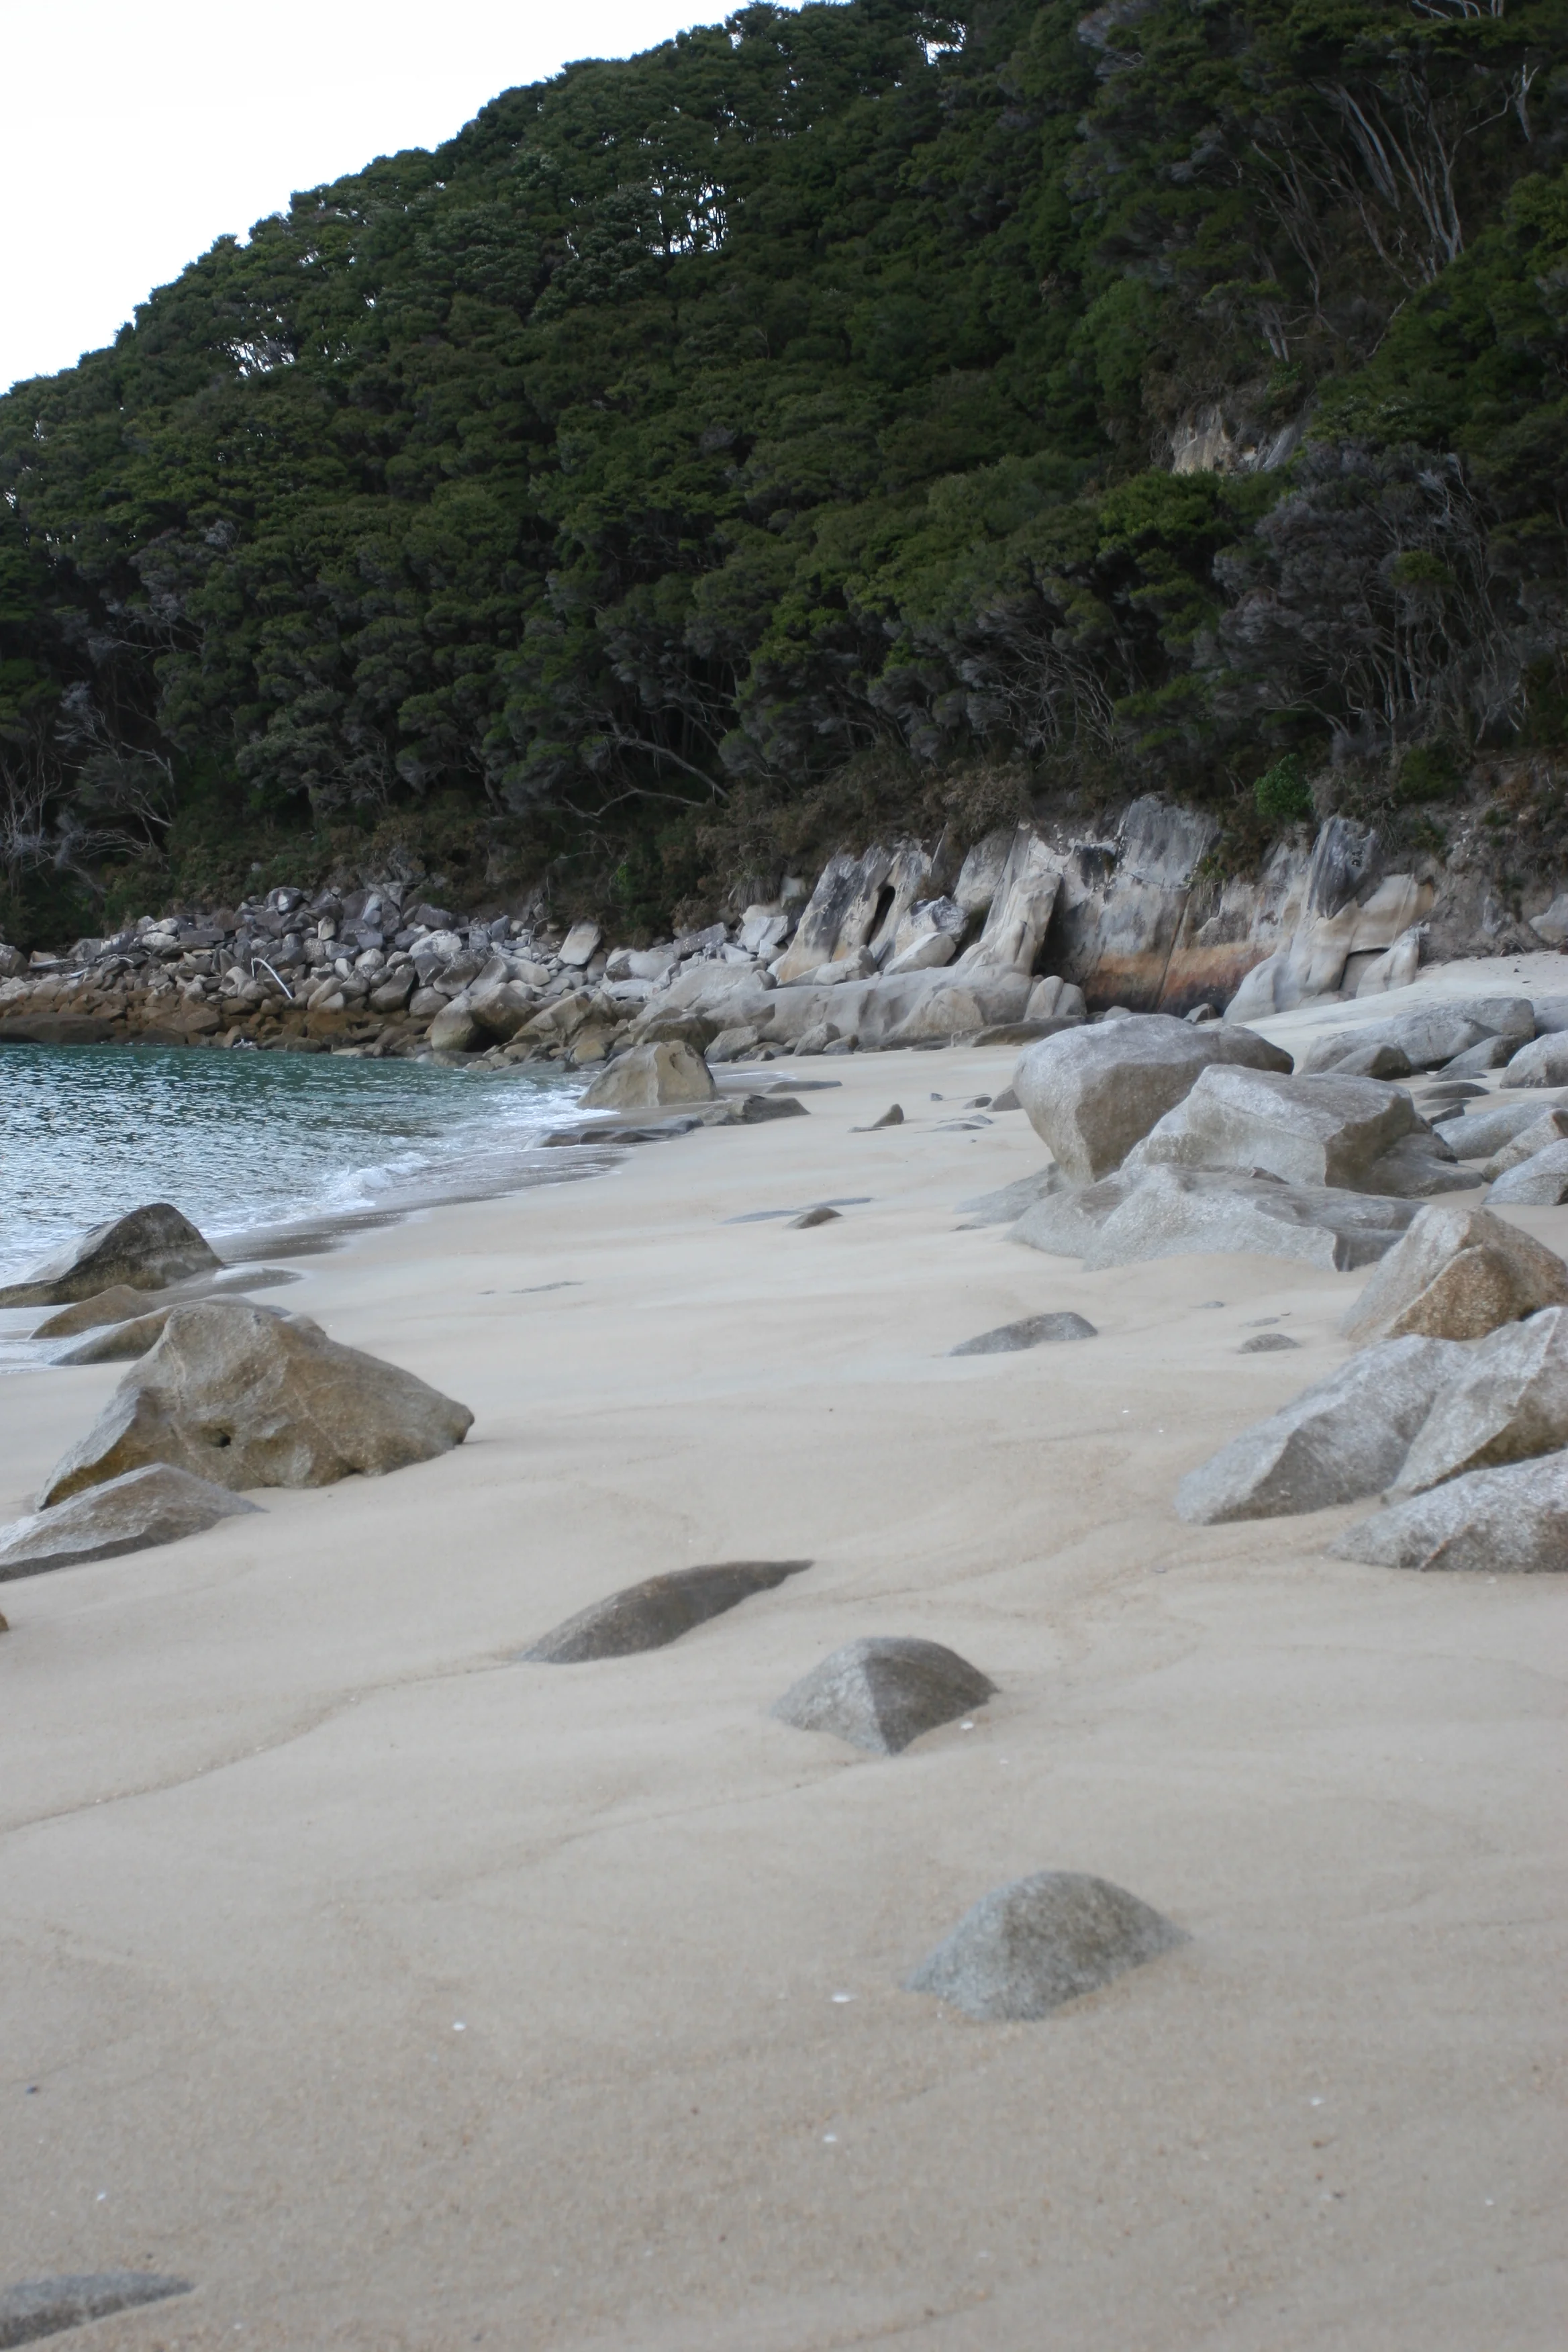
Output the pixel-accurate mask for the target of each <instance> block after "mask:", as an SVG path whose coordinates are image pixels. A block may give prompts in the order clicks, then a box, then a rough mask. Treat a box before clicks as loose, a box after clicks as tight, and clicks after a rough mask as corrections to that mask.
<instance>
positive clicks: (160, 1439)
mask: <svg viewBox="0 0 1568 2352" xmlns="http://www.w3.org/2000/svg"><path fill="white" fill-rule="evenodd" d="M473 1418H474V1416H473V1414H472V1413H471V1412H469V1411H468V1407H467V1405H462V1404H458V1403H457V1402H454V1400H453V1399H452V1398H451V1397H447V1396H443V1395H442V1394H441V1393H440V1391H439V1390H437V1389H433V1388H431V1387H429V1386H428V1385H427V1383H426V1381H422V1380H418V1379H416V1376H415V1375H414V1373H412V1372H405V1371H404V1370H402V1369H401V1368H400V1367H399V1366H397V1365H395V1364H387V1363H384V1362H383V1361H382V1360H381V1359H380V1358H379V1357H376V1356H367V1355H364V1354H363V1353H362V1352H361V1351H360V1349H357V1348H344V1347H340V1346H339V1345H338V1343H337V1341H335V1340H333V1339H328V1337H327V1335H326V1333H325V1332H324V1331H323V1330H322V1329H321V1326H320V1324H318V1323H313V1322H311V1321H310V1318H308V1317H306V1316H300V1317H298V1318H294V1319H292V1320H285V1319H284V1318H281V1317H280V1316H278V1315H274V1314H269V1313H268V1312H267V1311H266V1310H265V1309H263V1308H261V1307H253V1306H252V1305H251V1304H250V1303H249V1301H248V1300H241V1299H221V1300H219V1299H212V1300H208V1301H206V1302H205V1303H204V1304H203V1305H200V1306H195V1307H176V1308H175V1309H174V1313H173V1314H172V1315H171V1316H170V1318H169V1320H168V1322H167V1323H166V1324H165V1326H164V1328H163V1336H162V1338H161V1339H159V1340H158V1342H157V1344H156V1346H155V1347H154V1348H153V1349H152V1351H151V1353H150V1354H148V1355H146V1356H143V1357H142V1360H141V1362H140V1363H139V1364H137V1365H135V1366H133V1368H132V1370H130V1371H129V1372H128V1373H127V1374H126V1376H125V1378H124V1379H123V1380H122V1381H121V1383H120V1386H119V1388H118V1389H116V1391H115V1392H114V1394H113V1396H112V1397H110V1401H109V1402H108V1404H107V1405H106V1406H105V1407H104V1409H103V1412H101V1413H100V1415H99V1418H98V1421H97V1422H96V1423H95V1424H94V1426H93V1427H92V1428H91V1429H90V1430H89V1432H88V1434H87V1435H86V1436H85V1437H84V1438H82V1439H81V1440H80V1441H79V1444H76V1445H74V1446H72V1447H71V1449H70V1451H69V1453H68V1454H66V1456H65V1458H64V1459H63V1461H61V1462H60V1463H59V1464H58V1466H57V1467H56V1469H55V1471H54V1473H53V1475H52V1476H51V1477H50V1479H49V1481H48V1484H47V1487H46V1488H45V1490H44V1494H43V1496H42V1503H43V1507H45V1508H47V1507H51V1506H53V1505H55V1504H57V1503H61V1502H64V1501H65V1500H66V1498H67V1497H68V1496H70V1495H74V1494H78V1493H79V1492H80V1491H81V1489H82V1488H84V1487H87V1486H100V1485H102V1484H103V1483H104V1482H105V1481H106V1480H108V1479H110V1478H118V1477H119V1476H120V1475H121V1473H122V1472H124V1471H126V1470H134V1469H138V1468H140V1467H141V1465H142V1464H143V1463H147V1462H167V1463H171V1464H173V1465H174V1467H175V1468H176V1469H180V1470H188V1471H189V1472H190V1473H191V1474H192V1475H193V1476H195V1477H198V1478H210V1479H212V1480H213V1481H214V1482H215V1483H216V1485H218V1486H229V1487H246V1486H331V1485H332V1484H333V1482H334V1481H335V1480H337V1479H339V1478H346V1477H349V1476H350V1475H353V1473H354V1472H356V1471H357V1472H360V1473H362V1474H363V1475H366V1476H370V1477H375V1476H379V1475H382V1473H384V1472H385V1471H388V1470H401V1469H403V1468H404V1467H405V1465H407V1464H409V1463H411V1462H427V1461H429V1460H430V1459H431V1457H432V1456H433V1455H435V1454H445V1453H447V1451H448V1450H449V1448H451V1447H452V1446H454V1445H460V1444H461V1443H462V1441H463V1439H464V1438H465V1437H466V1436H467V1434H468V1431H469V1429H470V1428H471V1427H472V1425H473Z"/></svg>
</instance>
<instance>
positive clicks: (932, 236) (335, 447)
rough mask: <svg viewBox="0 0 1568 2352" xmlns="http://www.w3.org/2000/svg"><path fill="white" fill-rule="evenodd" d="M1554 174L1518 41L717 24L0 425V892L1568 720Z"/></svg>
mask: <svg viewBox="0 0 1568 2352" xmlns="http://www.w3.org/2000/svg"><path fill="white" fill-rule="evenodd" d="M1565 138H1568V43H1565V41H1564V37H1563V17H1562V12H1561V7H1560V5H1557V0H1506V5H1505V0H1109V5H1103V6H1100V7H1098V8H1096V9H1094V10H1092V11H1091V12H1090V13H1089V14H1088V15H1084V14H1083V13H1082V10H1081V7H1080V5H1077V0H1073V4H1072V5H1068V0H971V4H970V5H967V6H963V7H959V8H955V9H953V10H952V11H942V12H939V11H937V10H935V9H932V8H931V7H927V6H923V5H917V0H843V5H807V6H805V7H803V8H802V9H800V10H799V11H798V12H796V13H792V12H788V11H785V10H784V9H780V8H777V7H774V6H773V5H767V0H758V5H752V6H749V7H745V8H742V9H741V10H740V11H739V12H738V13H737V14H735V15H734V16H731V17H730V18H728V19H727V21H726V22H725V23H724V24H723V25H721V26H714V27H712V28H710V29H707V30H702V31H698V32H693V33H690V34H686V35H682V36H680V37H679V38H678V39H676V40H673V41H670V42H667V43H665V44H664V45H662V46H661V47H658V48H656V49H653V50H650V51H649V52H647V54H646V55H644V56H641V57H637V58H631V59H628V60H625V61H619V62H587V63H584V64H579V65H574V66H571V67H569V68H567V69H566V70H565V71H564V72H563V73H562V74H560V75H558V76H557V77H555V78H554V79H551V80H549V81H547V82H542V83H538V84H534V85H531V86H530V87H528V88H525V89H511V90H509V91H506V92H505V93H503V94H502V95H501V96H500V97H499V98H497V99H495V100H493V101H492V102H491V103H490V104H489V105H488V106H486V107H484V108H483V110H481V111H480V112H479V114H478V115H477V116H476V118H475V120H474V121H472V122H471V123H469V124H468V126H467V127H466V129H464V130H463V131H461V132H460V133H459V134H458V137H457V138H455V139H454V140H452V141H451V142H449V143H448V144H447V145H446V146H444V147H441V148H438V149H437V150H436V151H434V152H429V153H426V152H419V151H414V152H407V153H404V154H399V155H395V156H391V157H386V158H383V159H382V160H380V161H378V162H376V163H373V164H371V165H370V166H368V167H367V168H366V169H365V170H364V171H363V172H361V173H356V174H353V175H352V176H350V177H347V178H344V179H342V180H339V181H337V182H334V183H333V184H331V185H329V186H323V187H320V188H315V189H310V190H307V191H304V192H301V193H300V194H297V195H296V196H295V197H294V199H293V201H292V202H291V204H290V205H289V209H288V211H287V212H286V213H283V214H279V215H276V216H275V217H273V218H270V219H268V220H264V221H261V222H259V223H258V224H257V226H255V228H254V229H253V231H252V233H251V236H250V237H249V239H248V240H247V242H245V243H241V242H239V241H238V240H237V239H235V238H233V237H226V238H223V239H220V240H219V242H218V243H217V244H216V245H215V246H214V247H212V249H211V250H210V251H209V252H208V253H206V254H205V255H203V256H202V257H201V258H200V259H199V260H196V261H195V262H193V263H192V264H191V265H190V267H189V268H187V269H186V270H184V273H183V274H182V275H181V276H180V278H177V279H176V280H175V281H174V283H173V284H172V285H169V286H165V287H163V288H160V289H158V290H157V291H156V292H155V293H154V294H153V296H152V298H151V299H149V301H148V302H147V303H146V304H145V305H144V306H142V308H141V309H140V310H138V311H137V314H136V317H135V320H134V321H133V322H132V324H131V325H129V326H128V327H126V328H125V329H124V330H122V331H121V334H120V335H119V336H118V337H117V339H116V341H115V342H114V344H113V345H112V347H110V349H108V350H106V351H101V352H93V353H90V354H89V355H88V356H87V357H86V358H84V359H83V360H82V361H81V362H80V363H79V365H78V366H77V367H75V368H72V369H68V370H67V371H65V372H64V373H61V374H58V375H56V376H52V377H47V378H40V379H38V380H37V381H34V382H31V383H23V384H19V385H17V386H16V388H15V389H14V390H13V391H12V392H11V393H10V394H8V395H6V396H5V398H4V399H3V400H0V499H3V503H0V779H3V782H4V805H3V808H0V820H3V824H4V828H5V856H6V857H7V859H8V861H9V865H10V867H11V874H12V880H13V883H14V884H16V883H17V882H18V877H19V876H21V874H22V873H23V870H24V868H26V866H27V864H28V862H29V860H31V861H32V862H33V863H34V864H43V863H45V862H47V861H49V860H52V862H53V865H54V866H55V868H56V869H57V870H58V869H59V868H61V867H62V866H73V867H74V868H75V869H77V870H79V871H81V872H84V873H85V872H87V871H89V870H92V871H98V870H100V867H101V865H102V862H103V860H104V859H106V858H107V859H109V860H110V861H112V860H113V859H115V858H117V857H125V856H138V855H142V854H144V853H145V850H146V848H147V847H148V846H149V845H151V846H152V847H153V849H157V848H158V847H159V845H162V847H163V850H164V851H165V852H166V851H167V850H168V849H169V846H170V845H171V844H177V843H178V842H179V840H180V839H181V838H182V837H186V836H188V835H190V834H191V832H192V829H193V828H194V827H196V826H198V824H206V825H207V827H208V828H209V831H210V829H211V828H212V827H213V826H214V825H216V826H218V827H219V828H220V829H221V830H222V832H223V833H224V835H225V836H226V837H228V838H232V839H234V840H236V841H239V840H243V839H245V838H246V837H247V836H248V835H253V834H259V833H261V832H268V831H269V832H270V834H271V835H277V834H278V833H279V832H281V833H282V834H284V835H287V834H288V833H289V831H290V829H293V830H295V831H298V832H300V833H303V832H307V831H309V830H310V828H311V827H320V826H321V825H322V824H328V823H331V822H344V823H362V824H374V823H376V822H379V821H380V819H381V818H382V817H383V816H384V814H385V813H386V812H387V811H389V810H395V809H399V808H407V809H414V808H418V807H421V806H430V805H433V804H437V803H439V804H440V805H442V806H447V807H450V806H453V805H460V806H465V807H471V808H472V809H473V810H474V811H476V812H479V813H481V814H484V815H485V817H486V818H487V820H488V821H494V822H496V823H498V824H506V823H508V822H514V823H517V824H522V825H524V826H526V825H529V824H533V825H534V826H536V827H542V828H543V829H544V830H543V831H542V833H541V834H540V838H542V839H543V838H546V837H548V838H549V839H550V840H551V841H552V843H554V844H556V845H559V844H560V843H561V842H563V841H564V840H568V839H571V838H573V837H574V836H579V837H581V838H582V839H584V840H592V841H593V842H594V843H595V845H598V846H599V848H600V849H601V850H603V851H604V855H605V857H606V858H607V859H608V863H609V865H611V866H613V865H614V864H615V863H616V858H617V857H624V856H625V855H626V853H627V845H632V847H633V848H634V849H635V848H636V845H638V844H641V845H647V843H648V842H650V841H654V840H657V839H658V836H659V835H660V833H661V830H662V831H664V832H666V833H668V831H669V829H670V828H674V829H675V830H676V831H678V832H679V829H680V827H681V826H682V825H683V824H688V822H689V817H690V814H691V813H692V812H693V811H700V810H705V809H712V808H715V807H719V806H721V805H722V804H723V803H725V802H726V801H727V800H729V799H731V797H732V796H733V795H736V794H737V793H740V794H742V795H743V794H747V793H750V794H752V795H753V796H755V795H759V794H760V795H762V796H763V797H764V798H767V799H770V800H772V801H775V802H779V801H782V802H787V801H788V800H789V799H790V797H791V796H792V795H799V794H801V793H806V792H808V791H812V790H816V789H819V788H820V787H821V786H822V785H823V783H824V781H825V780H830V779H831V778H832V777H833V776H834V775H835V774H836V773H838V772H843V771H844V770H845V769H846V768H847V767H849V766H851V765H852V764H853V763H854V762H855V761H857V760H858V759H862V758H864V757H865V756H866V755H867V754H868V753H876V752H879V751H881V752H888V751H892V752H893V753H895V754H896V755H897V758H898V759H899V760H900V761H902V762H903V763H904V772H908V773H910V774H911V775H918V774H920V773H924V772H931V773H942V772H948V771H951V770H952V769H953V768H954V766H955V765H962V763H963V762H964V761H975V760H984V759H990V760H995V759H1003V760H1007V761H1015V762H1018V761H1021V762H1023V763H1025V765H1026V767H1028V768H1029V769H1030V771H1031V772H1032V773H1034V774H1036V775H1037V776H1038V777H1044V778H1047V779H1048V778H1050V777H1052V776H1056V777H1058V778H1066V777H1068V776H1069V775H1070V774H1072V773H1074V772H1078V771H1079V770H1081V769H1082V767H1083V764H1084V763H1085V762H1089V763H1090V764H1091V765H1092V766H1093V767H1094V769H1095V772H1097V773H1100V774H1108V773H1117V774H1120V773H1122V772H1125V773H1126V774H1127V775H1128V776H1129V777H1131V776H1133V775H1136V777H1137V778H1138V779H1139V780H1140V781H1141V782H1145V783H1146V782H1149V781H1154V782H1160V783H1161V784H1163V786H1165V787H1166V788H1168V789H1170V790H1172V791H1173V792H1177V793H1189V794H1192V793H1195V794H1203V793H1212V792H1215V791H1217V790H1221V789H1233V788H1234V787H1235V784H1236V782H1237V779H1238V778H1239V779H1240V780H1241V782H1243V783H1247V784H1249V783H1250V781H1251V779H1252V778H1253V777H1254V776H1256V775H1258V774H1260V773H1262V772H1264V771H1265V770H1266V769H1268V768H1269V767H1270V765H1271V763H1274V762H1277V761H1279V759H1280V758H1281V757H1283V756H1289V755H1292V754H1297V753H1304V754H1306V755H1308V756H1310V757H1317V756H1319V755H1328V754H1330V753H1332V754H1333V755H1335V756H1340V757H1344V756H1363V757H1384V756H1389V755H1397V754H1398V753H1400V751H1402V750H1403V749H1404V748H1405V747H1408V746H1409V745H1410V744H1412V743H1415V742H1421V741H1429V740H1435V739H1436V738H1437V737H1439V736H1441V737H1443V738H1445V739H1452V740H1455V741H1457V742H1468V743H1474V742H1476V741H1486V740H1492V741H1504V740H1516V739H1518V738H1519V737H1520V736H1521V733H1522V732H1526V731H1528V730H1531V729H1535V730H1542V729H1544V730H1548V731H1550V730H1552V729H1553V728H1558V729H1560V727H1561V721H1562V718H1563V708H1564V706H1563V670H1562V663H1563V645H1564V625H1563V622H1564V598H1565V594H1568V558H1565V528H1568V496H1565V494H1568V171H1565V169H1564V141H1565ZM606 845H607V846H606ZM638 854H641V853H640V852H639V853H638ZM601 862H603V861H601ZM650 887H653V888H654V891H655V895H656V896H657V884H656V885H652V886H650Z"/></svg>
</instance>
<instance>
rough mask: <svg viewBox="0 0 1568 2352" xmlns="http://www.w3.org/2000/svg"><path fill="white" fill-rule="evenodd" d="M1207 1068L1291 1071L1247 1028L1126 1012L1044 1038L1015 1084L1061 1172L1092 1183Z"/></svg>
mask: <svg viewBox="0 0 1568 2352" xmlns="http://www.w3.org/2000/svg"><path fill="white" fill-rule="evenodd" d="M1215 1063H1230V1064H1236V1065H1240V1066H1245V1067H1247V1068H1248V1069H1254V1070H1278V1071H1280V1072H1282V1073H1285V1074H1287V1075H1288V1074H1289V1070H1290V1066H1291V1064H1290V1056H1289V1054H1285V1053H1282V1052H1281V1051H1280V1049H1279V1046H1277V1045H1269V1044H1268V1040H1267V1039H1266V1038H1263V1037H1258V1036H1257V1035H1255V1034H1253V1032H1252V1031H1251V1030H1250V1029H1227V1028H1225V1027H1222V1026H1221V1025H1220V1024H1218V1023H1211V1024H1208V1025H1206V1026H1202V1027H1194V1026H1192V1025H1191V1024H1189V1023H1187V1022H1185V1021H1176V1020H1173V1019H1172V1018H1171V1017H1170V1015H1169V1014H1167V1013H1134V1014H1131V1015H1129V1017H1128V1018H1127V1019H1125V1020H1122V1021H1105V1022H1096V1023H1093V1024H1089V1026H1087V1027H1084V1028H1073V1029H1064V1030H1061V1031H1058V1034H1057V1035H1056V1036H1054V1037H1046V1038H1042V1039H1041V1041H1040V1043H1039V1044H1038V1045H1030V1046H1029V1047H1027V1048H1026V1051H1025V1052H1024V1053H1023V1054H1022V1055H1020V1056H1019V1059H1018V1067H1017V1070H1016V1073H1015V1076H1014V1079H1013V1085H1014V1088H1015V1090H1016V1094H1017V1097H1018V1100H1019V1101H1020V1102H1021V1103H1022V1104H1023V1106H1024V1109H1025V1111H1026V1113H1027V1115H1028V1119H1029V1123H1030V1125H1031V1126H1032V1127H1033V1128H1034V1129H1035V1132H1036V1134H1037V1135H1038V1136H1039V1137H1040V1138H1041V1139H1043V1141H1045V1142H1046V1143H1047V1145H1048V1146H1049V1147H1050V1150H1051V1151H1052V1152H1053V1154H1054V1155H1055V1158H1056V1161H1057V1165H1058V1167H1059V1168H1060V1169H1061V1170H1062V1171H1063V1173H1064V1174H1065V1175H1066V1176H1067V1177H1068V1180H1069V1181H1071V1182H1073V1183H1076V1184H1092V1183H1093V1182H1094V1181H1095V1180H1096V1179H1097V1178H1098V1177H1100V1176H1105V1175H1108V1174H1109V1173H1110V1171H1111V1170H1112V1169H1114V1168H1120V1167H1121V1162H1122V1161H1123V1160H1125V1158H1126V1157H1127V1154H1128V1153H1129V1152H1130V1151H1131V1149H1132V1147H1133V1145H1134V1144H1135V1143H1138V1142H1141V1141H1142V1138H1143V1137H1144V1136H1146V1135H1147V1134H1148V1132H1149V1130H1150V1129H1151V1128H1152V1127H1153V1126H1155V1125H1156V1124H1157V1123H1158V1122H1159V1120H1161V1119H1162V1118H1163V1117H1164V1116H1165V1113H1166V1112H1167V1111H1169V1110H1173V1109H1174V1108H1175V1106H1176V1105H1177V1103H1179V1102H1180V1101H1181V1100H1182V1099H1183V1097H1184V1096H1185V1095H1187V1094H1188V1093H1189V1092H1190V1091H1191V1089H1192V1088H1193V1087H1194V1086H1195V1085H1196V1084H1197V1081H1198V1079H1199V1077H1200V1076H1202V1074H1203V1072H1204V1071H1205V1070H1206V1069H1208V1068H1210V1067H1211V1066H1213V1065H1214V1064H1215Z"/></svg>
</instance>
